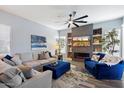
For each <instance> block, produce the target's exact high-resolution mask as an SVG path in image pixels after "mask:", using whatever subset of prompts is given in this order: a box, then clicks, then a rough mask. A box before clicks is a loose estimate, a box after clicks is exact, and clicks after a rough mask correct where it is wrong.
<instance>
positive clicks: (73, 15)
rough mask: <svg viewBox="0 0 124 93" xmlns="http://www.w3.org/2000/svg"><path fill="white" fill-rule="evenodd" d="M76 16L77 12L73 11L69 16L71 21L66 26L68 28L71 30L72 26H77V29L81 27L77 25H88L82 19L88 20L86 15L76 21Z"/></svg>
mask: <svg viewBox="0 0 124 93" xmlns="http://www.w3.org/2000/svg"><path fill="white" fill-rule="evenodd" d="M75 15H76V11H73V13H72V14H69V20H68V21H67V22H66V24H68V28H70V26H71V25H75V26H76V27H79V25H78V24H77V23H87V21H83V20H81V19H84V18H87V17H88V15H84V16H82V17H79V18H76V19H74V17H75Z"/></svg>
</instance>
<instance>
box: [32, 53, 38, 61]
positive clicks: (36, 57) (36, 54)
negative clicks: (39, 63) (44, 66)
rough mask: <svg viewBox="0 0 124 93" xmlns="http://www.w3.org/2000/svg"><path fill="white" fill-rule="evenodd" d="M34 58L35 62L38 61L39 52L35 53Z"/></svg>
mask: <svg viewBox="0 0 124 93" xmlns="http://www.w3.org/2000/svg"><path fill="white" fill-rule="evenodd" d="M32 56H33V60H38V53H37V52H33V53H32Z"/></svg>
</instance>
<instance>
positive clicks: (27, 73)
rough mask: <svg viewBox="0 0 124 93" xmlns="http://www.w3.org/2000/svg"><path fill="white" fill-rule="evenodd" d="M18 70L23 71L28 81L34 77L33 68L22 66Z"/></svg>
mask: <svg viewBox="0 0 124 93" xmlns="http://www.w3.org/2000/svg"><path fill="white" fill-rule="evenodd" d="M18 68H19V69H20V70H21V71H22V73H23V74H24V76H25V78H26V79H29V78H31V77H32V76H33V73H32V68H31V67H29V66H25V65H20V66H18Z"/></svg>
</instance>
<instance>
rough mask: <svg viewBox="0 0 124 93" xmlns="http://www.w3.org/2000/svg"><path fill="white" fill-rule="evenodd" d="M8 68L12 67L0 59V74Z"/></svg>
mask: <svg viewBox="0 0 124 93" xmlns="http://www.w3.org/2000/svg"><path fill="white" fill-rule="evenodd" d="M10 68H12V66H11V65H9V64H7V63H5V62H3V61H2V60H0V74H1V73H3V72H4V71H6V70H7V69H10Z"/></svg>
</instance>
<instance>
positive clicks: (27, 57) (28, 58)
mask: <svg viewBox="0 0 124 93" xmlns="http://www.w3.org/2000/svg"><path fill="white" fill-rule="evenodd" d="M20 58H21V60H22V61H23V62H25V61H31V60H33V57H32V53H31V52H29V53H21V54H20Z"/></svg>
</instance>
